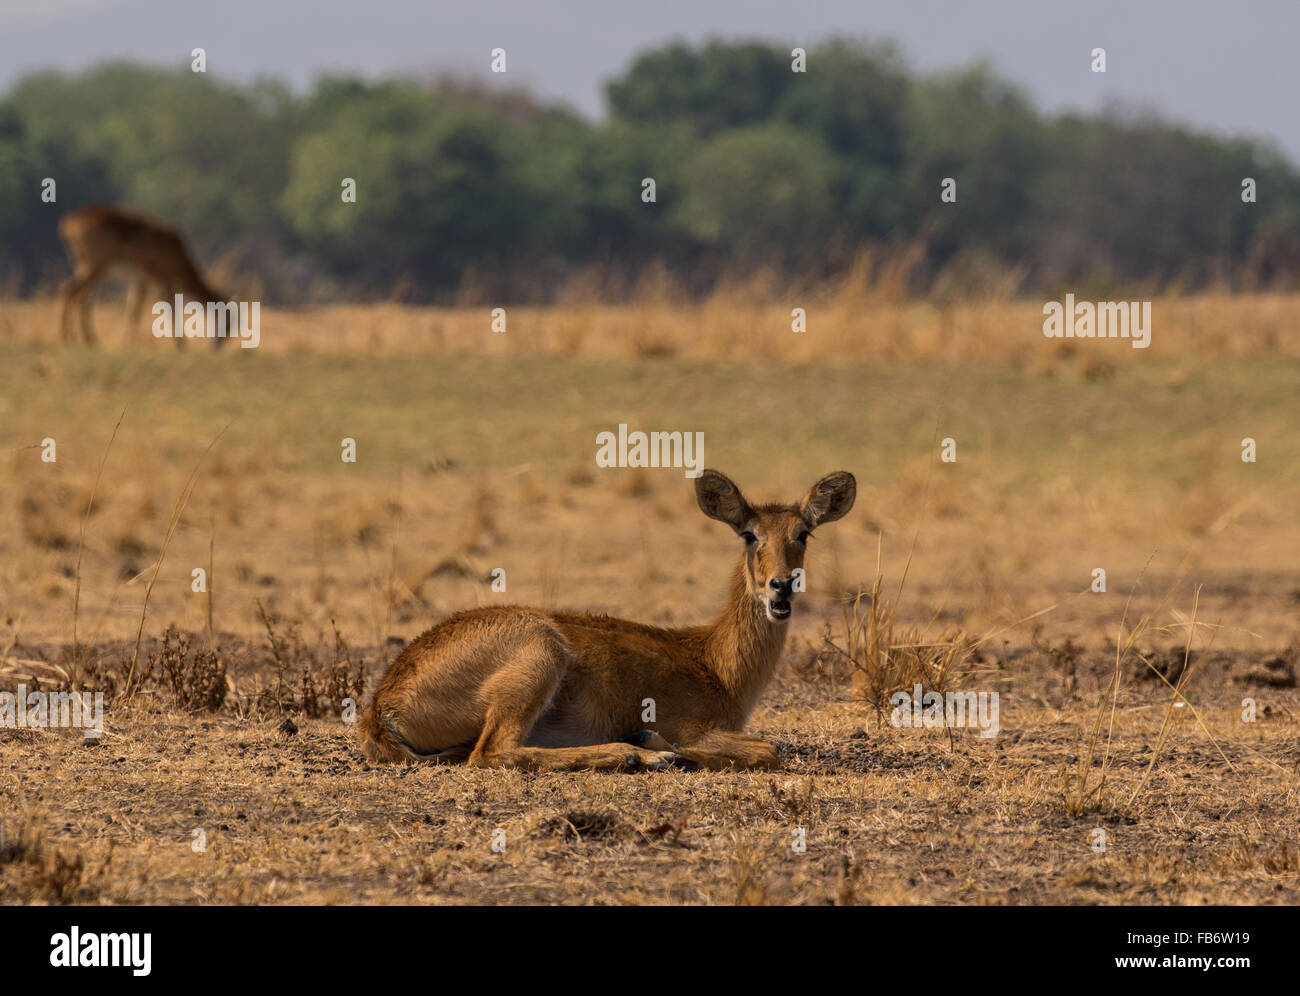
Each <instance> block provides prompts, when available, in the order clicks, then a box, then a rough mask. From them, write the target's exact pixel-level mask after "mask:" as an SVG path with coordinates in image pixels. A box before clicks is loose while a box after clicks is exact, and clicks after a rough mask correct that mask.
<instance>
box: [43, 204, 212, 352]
mask: <svg viewBox="0 0 1300 996" xmlns="http://www.w3.org/2000/svg"><path fill="white" fill-rule="evenodd" d="M59 239H60V240H61V241H62V242H63V248H64V249H65V250H66V251H67V253H68V259H69V260H70V261H71V263H72V268H73V271H74V273H73V275H72V276H71V277H70V278H69V279H68V280H66V281H65V282H64V284H63V286H62V287H61V288H60V293H61V295H62V297H63V311H62V313H61V315H60V316H59V329H60V331H61V333H62V335H63V339H64V341H65V342H70V341H71V340H72V338H73V331H72V329H71V327H70V326H69V323H68V318H69V316H70V314H71V311H72V306H73V304H74V303H76V302H80V305H81V307H80V312H81V338H82V340H83V341H84V342H85V343H86V344H87V345H90V344H92V343H93V342H94V341H95V333H94V330H93V329H92V328H91V326H90V299H91V295H92V294H93V293H94V290H95V285H96V284H97V283H99V281H100V278H102V277H103V276H104V274H105V273H106V272H107V271H108V269H109V268H110V267H112V266H114V265H118V264H120V265H123V266H126V267H129V268H130V269H131V270H132V271H134V272H133V273H132V279H131V283H130V285H129V287H128V290H127V298H126V302H127V303H126V334H127V338H128V339H129V338H130V336H131V333H132V332H133V331H134V330H135V329H136V328H138V327H139V325H140V317H141V314H142V312H143V311H144V304H145V295H146V292H147V290H148V286H149V284H154V285H156V286H157V287H159V288H161V289H162V291H163V293H164V294H166V295H168V299H169V300H170V296H171V295H173V294H186V295H188V296H189V297H190V298H191V299H192V300H195V301H201V302H203V303H204V304H206V303H207V302H209V301H226V300H228V296H227V295H225V294H221V293H219V292H218V291H216V290H213V289H212V287H210V286H209V285H208V283H207V282H206V281H205V280H204V279H203V277H202V276H200V274H199V271H198V269H197V268H196V267H195V266H194V263H193V262H192V261H191V260H190V256H189V253H188V252H186V251H185V243H183V242H182V241H181V237H180V236H179V235H177V234H176V231H175V230H174V229H172V228H169V227H168V226H166V225H164V224H162V223H161V222H158V221H154V220H153V219H151V218H146V217H145V216H144V215H140V214H136V213H134V212H132V211H127V210H125V209H123V208H118V207H104V206H101V205H93V206H91V207H85V208H81V209H80V210H78V211H73V212H71V213H69V214H66V215H64V216H63V217H62V218H60V219H59ZM175 320H176V321H178V322H179V320H180V318H179V316H177V317H176V319H175ZM182 341H183V339H182V338H181V337H177V339H176V342H177V344H178V345H179V344H180V343H181V342H182ZM221 341H222V340H221V338H219V337H215V338H213V340H212V344H213V346H214V347H215V346H220V345H221Z"/></svg>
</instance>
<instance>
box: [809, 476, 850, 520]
mask: <svg viewBox="0 0 1300 996" xmlns="http://www.w3.org/2000/svg"><path fill="white" fill-rule="evenodd" d="M857 496H858V482H857V481H856V480H855V479H854V477H853V475H852V474H850V473H849V472H848V471H847V470H837V471H835V473H833V474H827V475H826V476H825V477H823V478H822V479H821V480H820V481H818V482H817V483H816V484H814V485H813V486H812V488H811V489H810V490H809V491H808V494H806V495H805V496H804V499H803V501H801V502H800V503H799V514H800V515H802V516H803V517H804V519H805V520H806V521H807V522H808V524H809V525H810V526H812V527H813V528H814V529H815V528H816V527H817V526H820V525H821V524H822V523H823V522H834V521H835V520H836V519H841V518H843V517H844V516H845V515H847V514H848V512H849V509H851V508H852V507H853V501H854V499H855V498H857Z"/></svg>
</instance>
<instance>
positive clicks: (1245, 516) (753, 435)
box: [0, 284, 1300, 904]
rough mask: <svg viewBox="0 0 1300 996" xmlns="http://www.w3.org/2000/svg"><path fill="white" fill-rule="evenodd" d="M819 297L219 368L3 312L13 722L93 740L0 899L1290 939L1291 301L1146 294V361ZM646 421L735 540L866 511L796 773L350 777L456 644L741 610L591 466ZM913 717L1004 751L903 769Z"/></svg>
mask: <svg viewBox="0 0 1300 996" xmlns="http://www.w3.org/2000/svg"><path fill="white" fill-rule="evenodd" d="M810 300H811V302H812V303H813V305H814V306H812V307H809V309H808V314H809V331H808V332H806V333H802V334H798V335H796V334H793V333H791V331H790V328H789V313H790V311H789V307H788V306H782V305H780V304H773V305H771V306H765V305H755V304H752V303H748V298H745V297H744V296H743V295H739V294H737V295H733V296H731V297H728V296H727V295H726V294H721V295H719V296H718V298H717V299H713V300H710V301H705V302H702V303H700V304H684V303H674V302H671V301H659V300H647V301H645V302H639V303H635V304H632V305H627V306H619V307H615V306H595V305H587V304H573V305H560V306H557V307H555V308H550V309H518V311H516V310H513V309H512V310H511V311H510V316H509V327H508V331H507V332H506V333H505V334H504V335H495V334H493V333H491V331H490V328H489V317H488V316H489V308H488V307H479V306H477V304H475V305H472V306H468V305H467V306H465V307H460V308H449V309H416V308H406V307H400V306H396V305H376V306H373V307H368V308H366V307H347V308H336V309H322V310H319V311H312V312H297V313H290V312H276V311H274V310H272V309H264V311H263V317H262V346H261V347H260V348H258V349H255V350H239V349H235V350H227V351H223V352H222V353H220V354H215V355H214V354H213V353H212V352H210V351H208V350H203V349H195V348H189V349H177V348H176V347H175V346H174V345H173V344H171V343H166V342H159V341H154V340H152V339H149V338H148V337H147V336H145V335H144V334H141V335H140V336H139V337H138V340H137V342H136V343H135V344H134V345H132V346H127V345H126V344H124V343H122V342H120V341H119V340H118V339H117V338H116V337H115V333H117V332H118V326H119V325H120V322H119V320H118V310H117V307H118V306H115V305H109V306H108V307H107V308H106V307H105V306H104V305H102V304H101V306H100V307H99V308H98V309H97V315H98V317H97V324H98V327H99V328H100V329H101V330H102V332H103V339H104V340H105V342H104V344H103V345H102V346H101V347H100V348H98V349H91V348H86V347H83V346H74V347H63V346H59V345H58V344H57V342H56V340H57V328H58V323H57V315H58V307H57V302H54V301H26V302H5V303H3V304H0V445H2V446H3V450H4V453H3V459H2V462H0V692H5V691H7V692H16V691H17V689H18V688H19V687H20V686H21V687H22V688H23V689H25V690H26V691H28V692H30V691H32V690H41V691H42V692H44V693H58V692H59V691H68V690H76V691H82V690H85V691H90V692H92V693H94V692H99V693H101V694H102V696H103V699H102V702H103V715H102V719H103V735H102V736H101V737H99V738H91V739H89V740H88V739H87V738H86V737H85V736H84V735H83V733H82V731H81V730H79V729H47V728H42V727H40V726H39V724H37V725H36V726H35V727H34V728H13V727H12V726H4V727H2V728H0V901H2V902H7V903H177V904H194V903H389V904H391V903H439V904H456V903H493V904H506V903H566V904H592V903H600V904H615V903H686V904H730V903H770V904H858V903H903V904H920V903H952V904H1007V903H1071V904H1073V903H1119V904H1143V903H1147V904H1172V903H1178V904H1203V903H1242V904H1259V903H1277V904H1295V903H1297V902H1300V829H1298V827H1297V803H1298V802H1300V789H1298V788H1297V785H1298V781H1297V774H1298V773H1300V724H1298V720H1297V709H1298V708H1300V694H1298V693H1297V690H1296V668H1297V665H1298V664H1300V661H1298V660H1297V655H1298V653H1300V626H1298V625H1297V619H1300V574H1297V570H1296V552H1297V550H1300V522H1298V521H1297V517H1296V514H1295V513H1296V509H1297V508H1298V507H1300V500H1298V499H1300V471H1298V468H1300V441H1297V440H1298V437H1297V433H1296V428H1297V423H1296V417H1297V409H1296V387H1297V383H1298V380H1297V376H1298V375H1300V319H1297V318H1296V317H1295V316H1296V315H1297V314H1300V299H1297V298H1296V297H1294V296H1291V297H1287V296H1284V295H1256V296H1239V297H1232V296H1227V295H1221V296H1215V295H1208V296H1204V297H1189V298H1182V297H1167V298H1157V299H1156V300H1155V302H1154V305H1153V314H1154V316H1155V324H1154V332H1153V337H1152V342H1151V346H1150V348H1149V349H1146V350H1137V349H1133V348H1131V346H1130V344H1129V343H1127V342H1123V341H1103V342H1061V341H1053V340H1047V339H1045V338H1044V337H1043V336H1042V333H1041V322H1042V318H1041V306H1040V305H1039V304H1037V303H1034V302H1022V301H1015V300H997V299H995V300H990V301H987V302H984V303H980V304H978V305H963V306H948V305H945V304H944V303H943V302H924V301H922V302H914V301H908V300H902V299H899V298H898V297H897V296H896V295H893V294H891V293H890V291H889V288H888V286H887V285H879V284H872V285H863V286H856V287H849V288H847V289H841V290H840V291H838V292H837V293H835V294H829V293H828V294H826V295H825V296H824V297H823V298H816V297H813V298H810ZM760 347H761V348H760ZM756 357H764V359H762V360H761V361H759V360H756ZM620 425H626V426H627V427H628V430H629V431H635V430H641V431H647V432H649V431H666V432H671V431H678V432H683V433H685V432H691V433H696V432H700V433H703V439H704V452H703V464H704V465H705V466H709V467H716V468H718V469H720V470H722V471H724V472H725V473H727V474H728V475H730V476H731V477H732V478H733V479H735V480H736V481H737V482H739V483H740V484H741V485H742V487H744V489H745V491H746V494H747V496H748V497H750V498H751V499H753V500H755V501H769V500H783V501H784V500H789V499H790V498H791V497H792V496H794V495H797V494H800V493H802V491H803V490H804V489H806V487H807V485H808V483H809V482H810V481H812V480H815V479H816V478H818V477H819V476H821V475H822V474H824V473H826V472H827V471H830V470H835V469H841V468H842V469H845V470H849V471H852V472H853V473H854V474H855V475H856V477H857V480H858V497H857V503H856V505H855V507H854V509H853V511H852V512H851V513H850V514H849V515H848V516H847V517H846V518H844V519H843V520H842V521H840V522H838V523H835V525H834V526H833V527H829V528H828V529H826V530H825V531H824V533H819V534H818V535H817V536H816V537H815V538H814V539H813V541H812V543H811V544H810V549H809V552H808V558H807V563H806V568H807V588H808V590H807V593H806V594H804V595H802V596H800V597H799V598H798V599H796V601H795V604H794V616H793V619H792V620H791V622H790V624H789V626H790V637H789V639H788V641H787V646H786V651H785V654H784V657H783V660H782V663H781V666H780V668H779V670H778V672H777V676H776V678H775V680H774V681H773V683H772V685H771V686H769V688H768V689H767V691H766V693H765V694H764V695H763V696H762V698H761V700H760V702H759V704H758V707H757V708H756V710H755V711H754V713H753V715H752V717H751V719H750V722H749V726H748V730H749V731H750V732H752V733H755V734H757V735H759V736H762V737H764V738H765V739H767V740H769V741H770V742H772V743H773V744H775V745H776V747H777V749H778V752H779V755H780V760H781V768H780V769H779V770H777V771H773V772H741V773H733V772H701V771H680V770H667V771H655V772H642V773H622V774H620V773H596V772H580V773H566V774H532V773H527V772H522V771H514V770H478V769H472V768H467V767H463V766H449V765H431V764H428V765H410V766H396V765H374V764H369V763H367V762H366V761H365V759H364V757H363V756H362V754H361V753H360V751H359V750H358V748H357V744H356V740H355V736H354V734H353V726H352V724H351V723H349V722H348V721H347V720H348V719H349V718H351V708H352V707H351V705H350V703H355V704H356V707H357V710H358V711H359V709H360V708H361V707H363V706H364V705H365V704H366V703H367V702H368V701H369V698H370V696H371V694H372V693H373V691H374V688H375V686H376V684H377V682H378V679H379V676H380V675H381V674H382V673H383V670H384V668H385V667H386V666H387V664H388V663H389V662H391V661H392V660H393V659H394V657H395V656H396V655H397V653H399V652H400V650H401V648H402V647H403V646H404V645H405V643H406V642H408V641H409V640H411V639H413V638H414V637H416V636H417V635H418V634H419V633H420V632H422V631H423V630H424V629H426V628H428V627H429V626H431V625H432V624H433V623H434V622H436V621H438V620H439V619H441V618H443V617H445V616H446V615H448V614H450V613H452V612H454V611H456V610H458V609H461V608H468V607H474V606H490V605H496V604H508V603H518V604H530V605H539V606H544V607H550V608H569V609H581V610H592V611H598V612H608V613H611V614H616V615H620V616H624V617H627V618H631V619H635V620H639V621H644V622H649V623H654V624H658V625H667V626H683V625H692V624H695V623H699V622H704V621H707V620H708V619H709V618H710V617H711V616H712V615H713V614H715V613H716V612H717V611H718V610H719V609H720V608H721V606H722V602H723V597H724V595H725V592H726V586H727V578H728V576H729V573H730V570H731V568H732V565H733V564H734V562H735V560H736V559H738V557H739V556H740V552H741V549H740V548H741V544H740V541H739V540H737V539H736V537H735V536H734V535H732V533H731V532H730V530H728V529H727V528H726V527H725V526H722V525H721V524H719V523H716V522H712V521H710V520H709V519H707V518H705V517H704V516H703V515H701V514H700V512H699V510H698V508H697V507H696V504H695V499H694V496H693V488H692V481H691V480H690V479H688V478H687V477H686V476H685V473H684V471H683V469H681V468H661V469H635V468H627V469H612V468H602V467H599V466H597V464H596V459H595V457H596V450H597V446H596V437H597V435H598V434H599V433H601V432H604V431H615V432H617V430H618V427H619V426H620ZM345 439H350V440H353V441H354V442H355V450H356V460H355V462H344V460H343V459H342V458H341V454H342V453H343V451H344V450H343V447H344V443H343V441H344V440H345ZM949 440H950V441H951V445H948V446H946V447H945V441H949ZM1245 440H1251V441H1253V444H1254V446H1253V455H1254V457H1255V459H1254V460H1253V461H1251V460H1243V453H1245V452H1247V451H1248V449H1249V447H1248V444H1247V443H1245V442H1244V441H1245ZM47 441H53V447H54V448H53V455H54V457H55V458H54V459H53V460H49V459H45V458H44V457H45V456H46V454H49V453H50V452H51V448H50V445H49V443H48V442H47ZM945 448H946V449H947V450H948V451H949V452H950V453H952V454H955V460H952V461H945V460H944V459H942V454H943V453H944V451H945ZM1098 570H1102V571H1104V572H1105V576H1104V591H1103V590H1098V588H1099V581H1098V578H1099V576H1098V574H1097V573H1096V572H1097V571H1098ZM196 571H201V572H202V576H201V580H202V584H198V583H197V582H196V575H195V572H196ZM496 578H503V579H504V583H505V589H506V590H505V591H499V590H494V585H493V581H494V579H496ZM196 586H197V587H201V588H203V589H204V590H201V591H196V590H195V588H196ZM498 587H499V585H498ZM859 595H861V597H856V596H859ZM873 596H874V597H873ZM918 683H919V684H921V685H922V686H923V690H939V691H944V692H947V691H952V692H960V693H967V692H969V693H976V694H979V695H983V696H985V697H986V698H985V699H984V701H986V702H987V701H990V699H989V698H988V697H990V696H992V695H993V694H994V693H996V696H997V698H996V704H997V714H996V729H995V730H993V729H992V728H990V729H986V731H985V732H986V733H990V732H991V733H993V735H986V736H981V735H980V734H981V731H980V729H978V728H974V727H969V726H968V727H963V728H955V729H954V728H946V727H927V726H925V725H921V726H920V727H907V726H903V725H901V724H900V723H899V722H897V720H898V719H899V718H901V715H899V716H896V715H895V712H894V709H895V706H894V704H893V703H892V702H891V701H890V698H889V696H890V694H891V693H892V692H894V691H897V690H900V689H906V690H909V691H910V690H912V689H914V688H915V685H916V684H918ZM2 709H3V701H2V700H0V710H2ZM3 715H4V714H3V712H0V718H2V717H3ZM986 725H987V724H986Z"/></svg>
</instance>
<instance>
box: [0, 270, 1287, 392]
mask: <svg viewBox="0 0 1300 996" xmlns="http://www.w3.org/2000/svg"><path fill="white" fill-rule="evenodd" d="M1011 289H1013V288H1007V289H1003V290H1001V291H998V290H995V291H993V292H992V293H991V294H990V295H989V296H987V297H985V298H983V299H978V300H971V299H969V298H964V299H961V300H960V301H957V300H954V301H951V302H947V301H944V300H943V299H942V298H927V299H910V298H907V297H904V296H903V295H902V293H901V291H900V290H899V288H898V287H896V286H895V284H894V283H893V282H892V281H890V280H888V279H883V278H874V277H872V276H870V275H866V276H862V275H850V276H849V277H848V278H847V279H845V280H844V281H843V282H841V283H839V284H838V285H836V286H833V287H823V288H810V289H808V290H805V291H801V292H793V293H790V292H787V293H783V294H779V295H778V294H774V293H771V292H756V291H755V289H754V288H751V287H749V286H748V285H746V286H739V287H734V286H733V287H725V288H723V289H721V290H720V291H718V292H717V293H715V294H713V295H712V296H711V297H709V298H706V299H704V300H702V301H696V302H692V301H684V300H680V299H678V298H676V297H674V296H672V294H671V293H670V292H667V291H662V292H657V293H649V294H647V295H645V296H644V299H643V300H640V301H637V302H634V303H632V304H599V303H594V304H593V303H577V302H574V303H567V304H560V305H557V306H554V307H537V306H520V307H507V308H506V317H507V331H506V332H505V333H504V334H499V333H494V332H492V330H491V322H492V316H491V312H492V309H493V308H494V307H496V305H495V304H494V303H492V302H485V303H484V304H483V305H481V306H478V307H455V308H433V307H416V306H406V305H399V304H378V305H338V306H330V307H323V308H308V309H303V310H297V311H289V310H283V309H279V308H273V307H264V308H262V309H261V329H262V343H261V345H260V346H259V351H261V352H270V353H302V352H310V353H345V354H351V353H359V352H360V353H390V352H401V353H406V354H413V355H430V354H432V355H441V354H461V353H471V354H475V355H490V356H531V355H536V354H554V355H560V356H582V357H595V358H609V357H620V358H629V357H631V358H637V359H655V358H659V359H662V358H671V357H678V358H693V359H709V360H719V359H721V360H740V361H745V360H750V359H752V358H753V357H755V356H766V357H770V358H771V359H773V360H776V361H780V362H786V363H817V362H821V361H824V360H825V359H826V358H827V357H830V356H834V357H837V358H839V359H841V360H846V359H858V360H872V361H895V360H917V359H921V360H924V359H943V360H989V359H1008V358H1019V359H1024V360H1028V361H1030V362H1032V363H1034V364H1036V365H1042V366H1044V367H1050V366H1054V365H1059V364H1060V363H1062V362H1067V361H1073V360H1078V361H1079V362H1080V364H1081V365H1082V366H1083V367H1084V368H1085V369H1086V370H1087V371H1088V374H1089V376H1090V377H1093V378H1105V377H1107V376H1109V375H1110V373H1111V372H1112V371H1113V369H1114V368H1115V366H1116V365H1122V364H1125V363H1131V362H1135V361H1140V360H1144V359H1149V358H1160V359H1191V358H1198V359H1200V360H1205V359H1210V358H1215V357H1230V356H1250V355H1257V354H1269V355H1276V356H1288V357H1297V356H1300V294H1296V293H1283V292H1277V293H1266V294H1254V295H1234V294H1226V293H1205V294H1198V295H1192V296H1185V295H1181V294H1176V293H1163V294H1161V295H1159V296H1155V297H1154V298H1153V297H1151V296H1149V295H1144V294H1140V293H1138V294H1129V295H1122V296H1120V297H1121V299H1123V300H1133V299H1137V300H1151V302H1152V315H1153V334H1152V340H1151V346H1150V347H1149V348H1148V349H1141V350H1139V349H1133V348H1132V347H1131V345H1130V344H1129V343H1128V342H1127V341H1122V340H1112V341H1109V342H1103V343H1100V344H1098V343H1096V342H1080V341H1077V340H1067V339H1054V340H1049V339H1046V338H1044V336H1043V332H1042V328H1043V310H1042V309H1043V305H1044V303H1045V301H1046V300H1048V298H1046V297H1036V298H1028V299H1019V298H1014V297H1011V296H1010V293H1009V291H1010V290H1011ZM760 291H761V289H760ZM1063 293H1064V292H1063ZM1078 296H1079V297H1080V299H1084V298H1085V297H1086V295H1084V294H1083V293H1082V292H1080V294H1079V295H1078ZM1056 299H1058V300H1059V297H1058V298H1056ZM1089 299H1090V298H1089ZM794 308H803V309H804V311H805V312H806V315H807V331H806V332H803V333H795V332H793V331H792V325H791V323H792V316H791V312H792V310H793V309H794ZM58 312H59V307H58V302H57V301H55V300H54V299H38V300H31V301H6V302H3V304H2V305H0V340H5V339H8V340H12V341H15V342H40V343H48V344H54V343H55V342H56V341H57V330H58ZM96 315H97V328H98V329H99V331H100V336H101V339H102V340H103V341H104V342H105V344H106V348H108V349H120V348H122V347H123V346H124V345H125V343H124V331H123V329H122V314H121V303H120V302H118V301H114V300H112V299H111V298H104V299H102V300H101V301H100V304H99V306H98V308H97V309H96ZM135 343H136V345H137V346H140V345H148V346H155V347H158V348H161V347H162V346H164V345H166V346H168V347H169V348H171V347H170V344H168V343H165V342H157V341H155V340H152V339H151V338H150V334H149V331H148V328H147V327H141V328H140V329H138V330H136V331H135Z"/></svg>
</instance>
